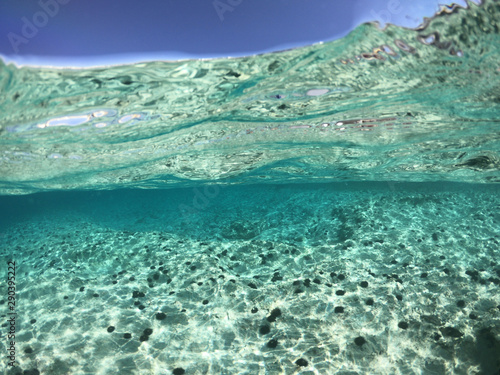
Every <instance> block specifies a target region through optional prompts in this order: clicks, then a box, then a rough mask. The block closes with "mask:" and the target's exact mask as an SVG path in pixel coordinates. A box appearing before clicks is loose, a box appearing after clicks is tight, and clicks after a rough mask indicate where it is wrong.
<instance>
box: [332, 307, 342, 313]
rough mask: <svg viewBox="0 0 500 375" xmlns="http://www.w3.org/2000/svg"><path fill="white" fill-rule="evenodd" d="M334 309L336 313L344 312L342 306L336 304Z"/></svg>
mask: <svg viewBox="0 0 500 375" xmlns="http://www.w3.org/2000/svg"><path fill="white" fill-rule="evenodd" d="M334 311H335V313H336V314H341V313H343V312H344V308H343V307H342V306H337V307H335V310H334Z"/></svg>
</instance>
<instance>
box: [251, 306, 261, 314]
mask: <svg viewBox="0 0 500 375" xmlns="http://www.w3.org/2000/svg"><path fill="white" fill-rule="evenodd" d="M257 311H259V309H258V308H256V307H254V308H253V309H252V310H250V312H251V313H252V314H255V313H256V312H257Z"/></svg>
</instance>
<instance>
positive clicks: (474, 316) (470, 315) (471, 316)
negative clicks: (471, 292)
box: [469, 313, 477, 319]
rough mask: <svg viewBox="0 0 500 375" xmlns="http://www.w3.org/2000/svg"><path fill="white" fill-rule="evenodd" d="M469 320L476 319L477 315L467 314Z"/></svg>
mask: <svg viewBox="0 0 500 375" xmlns="http://www.w3.org/2000/svg"><path fill="white" fill-rule="evenodd" d="M469 318H471V319H477V315H476V314H474V313H470V314H469Z"/></svg>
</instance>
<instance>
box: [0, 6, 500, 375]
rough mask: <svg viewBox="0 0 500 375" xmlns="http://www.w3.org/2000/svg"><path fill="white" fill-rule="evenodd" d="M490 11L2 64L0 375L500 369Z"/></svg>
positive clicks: (497, 39) (498, 39)
mask: <svg viewBox="0 0 500 375" xmlns="http://www.w3.org/2000/svg"><path fill="white" fill-rule="evenodd" d="M499 15H500V4H499V3H498V2H497V1H485V2H484V3H483V4H482V5H480V6H478V5H475V4H471V5H470V8H467V9H464V8H461V7H445V8H444V9H443V11H442V12H441V14H440V15H438V16H436V17H435V18H433V19H432V20H428V22H427V24H426V25H425V26H424V27H422V28H421V29H418V30H408V29H403V28H398V27H395V26H388V27H387V28H386V29H384V30H380V29H379V28H378V27H377V26H376V25H373V24H364V25H361V26H359V27H358V28H356V29H355V30H354V31H352V32H351V34H350V35H348V36H347V37H346V38H343V39H341V40H337V41H333V42H328V43H324V44H318V45H313V46H308V47H304V48H300V49H294V50H289V51H283V52H280V53H273V54H266V55H260V56H252V57H247V58H239V59H219V60H199V61H180V62H148V63H139V64H134V65H126V66H114V67H97V68H92V69H53V68H36V67H22V68H19V67H16V66H14V65H4V64H3V63H1V62H0V193H1V195H0V208H1V211H0V255H1V257H2V260H3V262H4V269H5V275H6V276H7V272H8V262H9V261H14V262H15V263H16V279H15V283H16V284H15V286H16V305H15V309H10V305H9V302H10V301H9V299H8V289H7V288H8V286H9V285H8V283H7V282H6V278H2V280H1V281H0V288H1V289H2V290H3V292H2V293H4V294H3V295H4V297H0V304H1V305H2V306H3V307H2V312H1V315H2V319H3V320H4V323H2V324H0V336H1V337H2V340H0V348H1V350H2V352H3V353H10V352H11V351H12V349H11V345H12V344H11V343H10V340H11V339H8V334H9V333H11V332H9V330H10V331H12V328H10V327H11V323H10V321H9V319H10V318H11V317H12V311H14V312H15V313H16V314H17V315H16V319H15V345H14V346H15V350H14V351H15V353H14V354H15V355H14V357H15V367H14V368H12V366H9V360H8V358H7V356H4V357H5V358H4V357H3V359H2V361H0V371H2V373H6V374H17V373H21V372H22V371H27V373H32V374H36V373H37V371H39V372H40V373H41V374H183V373H185V374H339V375H348V374H349V375H354V374H359V375H361V374H486V375H490V374H491V375H493V374H498V373H499V371H500V363H499V360H498V359H499V358H500V293H499V288H500V258H499V253H500V246H499V243H500V185H499V182H500V173H499V171H500V169H499V166H500V155H499V154H500V144H499V138H500V137H499V135H500V131H499V120H498V119H499V114H500V110H499V109H498V103H499V98H500V64H499V62H498V61H500V60H499V57H500V36H499V31H498V19H499ZM20 371H21V372H20ZM28 371H31V372H28Z"/></svg>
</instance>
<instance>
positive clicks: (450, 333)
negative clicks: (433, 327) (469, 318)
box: [440, 327, 464, 338]
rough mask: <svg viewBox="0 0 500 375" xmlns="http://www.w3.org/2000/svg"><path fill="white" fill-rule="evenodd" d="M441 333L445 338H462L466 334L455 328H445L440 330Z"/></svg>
mask: <svg viewBox="0 0 500 375" xmlns="http://www.w3.org/2000/svg"><path fill="white" fill-rule="evenodd" d="M440 331H441V333H442V334H443V336H445V337H454V338H458V337H462V336H463V335H464V334H463V333H462V332H460V331H459V330H458V329H456V328H454V327H444V328H441V329H440Z"/></svg>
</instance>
